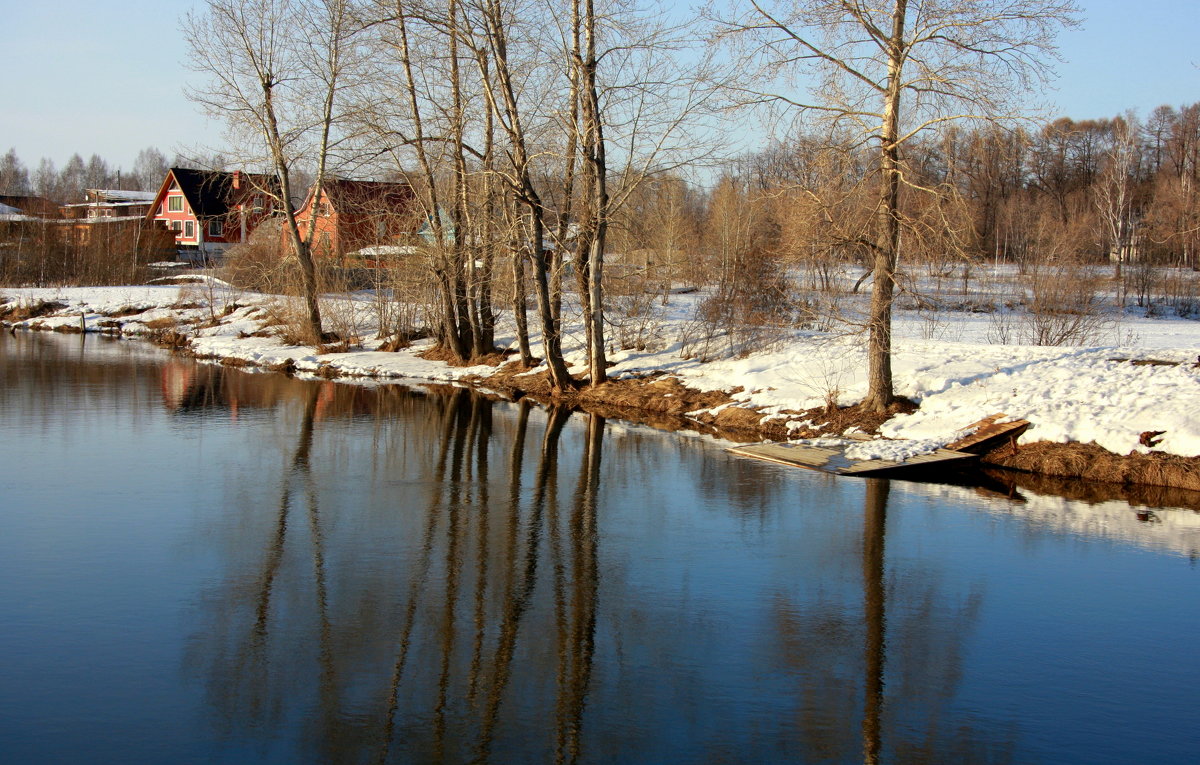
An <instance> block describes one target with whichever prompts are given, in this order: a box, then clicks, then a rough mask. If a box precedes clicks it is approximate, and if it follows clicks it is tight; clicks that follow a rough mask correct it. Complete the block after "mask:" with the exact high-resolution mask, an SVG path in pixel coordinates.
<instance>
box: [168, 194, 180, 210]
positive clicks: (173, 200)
mask: <svg viewBox="0 0 1200 765" xmlns="http://www.w3.org/2000/svg"><path fill="white" fill-rule="evenodd" d="M167 210H169V211H171V212H183V197H167Z"/></svg>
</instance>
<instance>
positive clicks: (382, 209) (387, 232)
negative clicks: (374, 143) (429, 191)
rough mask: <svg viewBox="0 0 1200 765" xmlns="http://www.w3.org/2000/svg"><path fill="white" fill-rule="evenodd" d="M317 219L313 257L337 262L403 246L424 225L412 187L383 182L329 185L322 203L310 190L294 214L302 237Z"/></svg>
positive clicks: (339, 181) (334, 181)
mask: <svg viewBox="0 0 1200 765" xmlns="http://www.w3.org/2000/svg"><path fill="white" fill-rule="evenodd" d="M314 216H315V218H316V222H315V224H314V229H313V242H312V247H313V254H314V255H315V256H316V257H321V258H329V259H332V260H336V261H338V262H344V261H345V260H346V258H347V256H349V255H351V254H352V253H356V252H358V251H360V250H364V249H367V250H368V252H370V251H371V250H372V249H375V248H379V247H387V246H393V245H402V244H405V243H407V242H408V240H409V239H411V238H412V237H413V235H414V234H416V232H417V229H418V227H419V226H420V223H421V216H420V214H419V213H418V212H417V204H416V195H415V194H414V193H413V190H412V187H411V186H409V185H408V184H407V183H387V182H383V181H351V180H342V179H337V178H333V179H328V180H326V181H325V182H324V184H322V187H321V194H320V197H319V198H318V199H314V198H313V193H312V190H311V189H310V190H309V193H308V196H307V197H306V198H305V200H304V205H303V206H302V207H301V208H300V209H299V210H298V211H297V212H296V222H297V224H299V226H300V232H301V235H302V236H303V235H305V234H306V232H307V231H308V226H309V221H310V220H311V219H312V218H313V217H314ZM369 259H371V258H369Z"/></svg>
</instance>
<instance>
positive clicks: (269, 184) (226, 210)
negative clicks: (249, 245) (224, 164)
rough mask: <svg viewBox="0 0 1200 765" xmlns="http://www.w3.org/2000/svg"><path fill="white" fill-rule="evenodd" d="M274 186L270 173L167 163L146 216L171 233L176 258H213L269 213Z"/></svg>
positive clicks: (246, 235)
mask: <svg viewBox="0 0 1200 765" xmlns="http://www.w3.org/2000/svg"><path fill="white" fill-rule="evenodd" d="M278 188H279V184H278V182H277V181H276V179H275V178H274V176H270V175H258V174H252V173H243V172H241V171H240V170H238V171H234V172H232V173H229V172H224V171H218V170H193V169H190V168H185V167H173V168H171V169H170V170H169V171H168V172H167V177H166V178H165V179H164V180H163V182H162V186H161V187H159V190H158V193H157V194H155V196H154V200H153V201H152V203H151V206H150V210H149V212H147V213H146V220H147V222H157V223H159V224H160V225H163V226H166V227H167V228H168V229H171V230H172V231H174V232H175V245H176V248H177V249H178V252H179V257H180V259H181V260H195V261H205V260H213V259H216V258H219V257H220V256H221V255H222V254H223V253H224V252H225V250H226V249H228V248H229V247H230V246H231V245H234V244H237V243H239V242H244V241H245V240H246V238H247V237H249V235H250V233H251V232H252V231H254V229H255V228H256V227H257V226H258V225H259V224H260V223H262V221H263V220H265V219H266V218H268V217H270V216H271V214H272V213H273V212H274V209H275V203H274V201H273V200H274V199H275V198H277V196H278V192H277V190H278Z"/></svg>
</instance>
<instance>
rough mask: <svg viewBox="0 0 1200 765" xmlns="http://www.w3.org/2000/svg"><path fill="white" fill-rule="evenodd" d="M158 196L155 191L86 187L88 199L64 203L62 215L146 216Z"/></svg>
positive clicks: (70, 216)
mask: <svg viewBox="0 0 1200 765" xmlns="http://www.w3.org/2000/svg"><path fill="white" fill-rule="evenodd" d="M155 196H156V194H155V192H153V191H126V190H124V189H86V190H85V191H84V199H85V200H86V201H83V202H76V203H73V204H67V205H62V217H64V218H70V219H79V218H87V219H89V220H96V219H100V218H139V219H140V218H144V217H145V216H146V213H148V212H149V211H150V205H152V204H153V203H154V197H155Z"/></svg>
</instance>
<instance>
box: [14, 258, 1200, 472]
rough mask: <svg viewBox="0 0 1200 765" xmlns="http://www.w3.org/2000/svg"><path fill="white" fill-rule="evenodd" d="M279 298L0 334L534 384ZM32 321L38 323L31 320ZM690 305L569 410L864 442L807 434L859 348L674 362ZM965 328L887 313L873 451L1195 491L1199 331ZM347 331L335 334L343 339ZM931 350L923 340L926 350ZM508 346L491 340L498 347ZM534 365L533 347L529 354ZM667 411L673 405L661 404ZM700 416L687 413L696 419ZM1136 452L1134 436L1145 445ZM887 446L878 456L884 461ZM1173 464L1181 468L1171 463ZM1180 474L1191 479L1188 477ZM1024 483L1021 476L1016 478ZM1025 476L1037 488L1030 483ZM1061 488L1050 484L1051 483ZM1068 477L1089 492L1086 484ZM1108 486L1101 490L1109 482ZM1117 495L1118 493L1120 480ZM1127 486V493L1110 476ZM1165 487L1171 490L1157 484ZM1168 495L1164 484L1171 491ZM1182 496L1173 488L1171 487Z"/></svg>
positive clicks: (846, 383)
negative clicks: (938, 453)
mask: <svg viewBox="0 0 1200 765" xmlns="http://www.w3.org/2000/svg"><path fill="white" fill-rule="evenodd" d="M285 300H286V299H285V298H279V297H277V296H270V295H261V294H257V293H249V292H243V291H238V290H233V289H231V288H229V287H228V286H227V285H224V283H221V282H218V281H216V280H213V281H209V282H202V283H200V284H185V285H152V286H127V287H70V288H5V289H0V322H2V323H3V324H4V325H5V326H8V327H11V328H14V329H15V328H25V329H35V330H36V329H41V330H52V331H75V332H78V331H87V332H106V333H111V334H119V335H126V336H134V337H144V338H147V339H152V340H153V339H158V340H159V341H162V340H163V339H164V338H166V339H169V340H173V341H174V342H176V343H183V344H186V347H187V350H188V352H190V353H192V354H194V355H196V356H199V357H203V358H212V359H218V360H221V361H222V362H223V363H226V364H233V365H246V366H258V367H266V368H272V369H287V370H289V371H295V372H297V373H299V374H312V375H317V376H325V377H342V376H344V377H370V378H377V379H382V380H386V379H421V380H430V381H443V382H445V381H461V382H464V383H473V384H477V385H483V386H485V387H493V388H494V387H507V388H512V389H519V390H521V391H522V392H523V393H531V394H533V395H535V396H536V395H538V393H539V390H540V389H541V388H542V387H544V382H543V381H542V378H543V377H544V375H540V374H539V372H540V371H544V369H543V370H537V369H535V370H532V371H529V372H524V371H519V372H513V371H504V372H502V373H500V374H497V368H496V367H493V366H488V365H476V366H464V367H452V366H449V365H447V364H446V363H444V362H441V361H435V360H429V359H425V358H422V357H421V356H420V355H418V354H419V353H420V352H421V351H423V350H426V349H428V347H429V344H428V342H424V343H417V344H414V346H412V347H410V348H407V349H403V350H400V351H395V352H385V351H378V350H375V349H376V348H378V347H379V346H381V345H382V344H383V342H384V341H385V340H386V338H384V337H381V336H379V334H378V330H377V327H378V325H379V321H378V320H377V319H378V317H377V316H376V315H375V313H376V312H377V311H378V310H379V308H378V306H379V303H378V302H377V301H376V300H375V299H374V297H373V296H371V295H370V294H367V293H364V294H356V295H349V296H339V297H338V298H336V299H330V300H329V305H330V306H331V307H332V309H331V312H330V313H331V316H333V315H335V314H336V316H337V321H339V322H340V323H341V325H342V328H343V332H342V334H343V335H346V334H352V335H354V336H355V337H356V338H358V340H359V342H358V343H356V344H355V345H354V346H353V347H352V348H350V349H349V350H345V351H343V352H332V353H322V352H320V351H319V350H318V349H314V348H311V347H303V346H294V345H287V344H285V343H284V341H283V340H282V339H280V337H278V336H277V334H278V333H277V329H273V328H272V327H271V326H269V325H270V324H271V322H272V318H271V317H272V315H273V314H275V313H278V309H279V307H280V306H281V305H282V304H283V303H282V301H285ZM38 306H41V307H42V308H41V311H40V312H39V311H36V310H35V311H33V313H34V314H36V315H28V316H26V315H24V314H28V313H29V312H30V310H31V309H35V308H37V307H38ZM692 307H693V306H692V304H689V303H688V302H687V300H686V299H679V300H677V301H675V305H673V306H672V307H671V309H669V310H666V311H664V314H663V317H662V319H661V321H660V323H659V325H658V326H657V327H656V328H655V333H656V337H657V341H656V342H654V343H650V344H648V345H647V347H646V348H645V349H644V350H636V349H626V350H620V349H616V348H614V349H613V352H612V353H611V354H610V360H611V361H612V362H613V366H612V368H611V370H610V374H611V375H612V377H613V378H614V380H615V384H614V385H613V386H611V389H610V390H608V391H605V390H603V389H601V390H600V391H588V390H585V391H583V392H582V393H580V394H577V395H576V396H574V397H572V400H571V401H570V402H569V403H572V404H578V405H581V406H584V407H588V406H601V407H603V406H615V407H624V408H635V409H643V410H646V411H647V412H649V413H657V414H663V415H670V416H672V417H676V418H678V419H680V420H681V421H684V422H694V423H696V424H697V425H698V426H710V427H713V428H715V429H718V430H722V429H723V430H725V431H731V432H736V433H738V434H739V435H741V434H742V433H745V434H747V435H749V436H752V437H753V436H756V437H759V438H774V439H776V440H781V439H784V438H788V437H793V438H794V437H800V436H815V435H824V436H830V435H832V436H838V435H842V434H843V432H845V431H846V430H855V429H856V430H858V431H860V432H861V431H862V430H867V431H868V432H876V429H875V428H873V427H870V426H867V427H858V426H856V425H855V424H854V423H853V422H851V421H850V420H847V419H845V418H843V419H842V420H841V421H838V422H837V423H836V424H837V426H838V427H841V428H843V429H842V430H836V431H832V430H830V429H829V428H828V427H827V428H819V427H816V426H818V425H821V424H823V423H820V422H815V421H814V420H815V419H819V418H818V417H816V416H815V413H818V412H820V411H823V409H824V408H825V406H826V404H827V403H828V402H831V401H832V402H836V404H837V405H838V406H839V407H849V406H852V405H854V404H856V403H857V402H858V401H859V400H861V398H862V397H863V395H864V393H865V390H866V379H865V377H866V375H865V363H864V358H865V354H864V352H863V349H862V347H861V343H860V341H859V340H858V339H857V338H854V337H849V336H839V335H834V334H829V333H819V332H813V331H802V330H796V331H794V332H793V333H792V335H791V336H790V337H789V338H788V339H787V341H786V342H783V343H778V344H776V345H775V346H773V348H772V349H769V350H763V351H759V352H756V353H751V354H748V355H745V356H744V357H741V358H718V359H714V360H709V361H700V360H697V359H695V358H685V357H684V355H683V354H682V353H681V350H682V345H683V344H682V343H681V342H680V340H679V339H678V338H679V337H680V334H681V333H682V332H683V331H684V327H685V324H686V321H687V318H688V317H689V316H690V312H691V310H692ZM985 321H986V317H983V318H981V317H980V316H979V315H978V314H974V313H960V314H945V315H943V316H942V321H941V324H940V325H939V330H940V331H939V332H936V333H934V332H931V331H930V329H929V326H928V322H927V321H926V322H924V323H922V321H921V320H920V319H919V318H917V317H915V316H913V317H908V316H905V315H904V313H903V312H898V315H897V320H896V331H895V335H896V341H895V348H896V350H895V352H894V355H893V365H894V370H895V379H896V381H897V390H896V392H897V394H898V395H901V396H904V397H906V398H907V399H909V400H911V401H913V402H915V403H916V405H917V408H916V410H915V411H912V412H911V413H899V414H895V415H894V416H891V417H890V419H886V421H883V422H882V423H872V424H877V425H878V428H877V433H878V434H879V435H880V436H882V437H883V438H885V439H891V440H896V441H903V442H905V443H904V444H894V445H893V444H890V443H887V442H885V444H886V446H887V448H899V449H908V450H911V449H913V448H915V446H914V445H916V446H921V447H922V448H929V446H936V445H940V444H945V443H949V442H951V441H953V440H955V439H956V438H957V437H959V436H960V435H961V429H963V428H965V427H966V426H968V425H970V424H971V423H974V422H976V421H978V420H980V419H982V418H983V417H986V416H989V415H993V414H996V413H1001V412H1003V413H1004V414H1005V415H1007V416H1009V417H1012V418H1023V419H1027V420H1029V421H1030V422H1032V423H1033V425H1032V427H1031V428H1030V429H1029V431H1028V432H1027V433H1026V434H1025V435H1024V436H1023V437H1022V438H1021V440H1020V444H1022V445H1027V444H1034V443H1036V442H1050V443H1052V444H1095V445H1096V446H1097V447H1100V448H1101V449H1103V450H1106V451H1107V452H1109V453H1111V454H1112V455H1117V456H1120V457H1125V456H1128V457H1129V458H1130V459H1137V458H1141V459H1143V460H1145V459H1159V458H1160V456H1161V457H1162V458H1170V459H1172V460H1173V461H1174V463H1176V464H1183V465H1184V467H1185V468H1186V470H1185V472H1194V473H1195V474H1196V476H1197V479H1198V480H1200V368H1197V366H1196V365H1197V353H1198V352H1200V322H1196V321H1191V320H1186V319H1138V320H1135V321H1126V322H1125V324H1124V326H1123V327H1122V334H1123V336H1124V337H1126V338H1129V337H1136V339H1137V342H1136V344H1120V345H1118V344H1112V345H1096V346H1089V347H1061V346H1053V347H1051V346H1030V345H999V344H993V343H988V342H986V340H985V336H986V335H985V332H984V331H983V326H984V325H983V324H982V323H983V322H985ZM346 329H348V330H349V331H348V332H347V331H346ZM931 335H932V336H931ZM512 342H513V338H512V337H511V335H506V334H504V327H503V326H501V327H500V328H499V330H498V336H497V343H498V345H500V346H501V347H506V346H508V345H511V344H512ZM533 342H534V344H535V352H536V348H537V344H538V338H536V337H535V338H533ZM581 345H582V338H580V337H578V336H577V335H575V334H573V333H571V332H568V333H567V336H566V342H564V349H565V351H566V357H567V361H568V363H570V364H574V365H576V366H574V367H573V371H574V372H576V373H582V372H583V370H584V366H583V361H584V359H583V354H582V347H581ZM672 399H675V400H672ZM697 402H698V403H697ZM1158 431H1161V433H1158V434H1157V435H1156V436H1155V437H1154V438H1152V439H1150V443H1151V444H1152V445H1147V444H1146V443H1145V441H1146V439H1145V438H1144V436H1143V434H1145V433H1147V432H1158ZM885 444H879V447H881V448H883V447H884V446H885ZM1179 458H1186V459H1185V460H1180V459H1179ZM1190 464H1194V465H1195V467H1187V466H1188V465H1190ZM1019 467H1022V469H1030V468H1029V467H1028V466H1019ZM1033 469H1034V472H1038V471H1037V470H1036V467H1034V468H1033ZM1059 474H1062V473H1059ZM1081 477H1094V476H1088V475H1087V474H1086V473H1084V474H1081ZM1110 480H1112V479H1110ZM1117 480H1121V478H1120V477H1118V479H1117ZM1123 480H1125V481H1126V482H1128V481H1130V480H1136V479H1131V478H1130V477H1129V476H1128V475H1126V476H1124V478H1123ZM1169 480H1176V479H1169ZM1175 485H1178V484H1175ZM1184 485H1185V486H1186V485H1187V484H1186V483H1185V484H1184Z"/></svg>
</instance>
